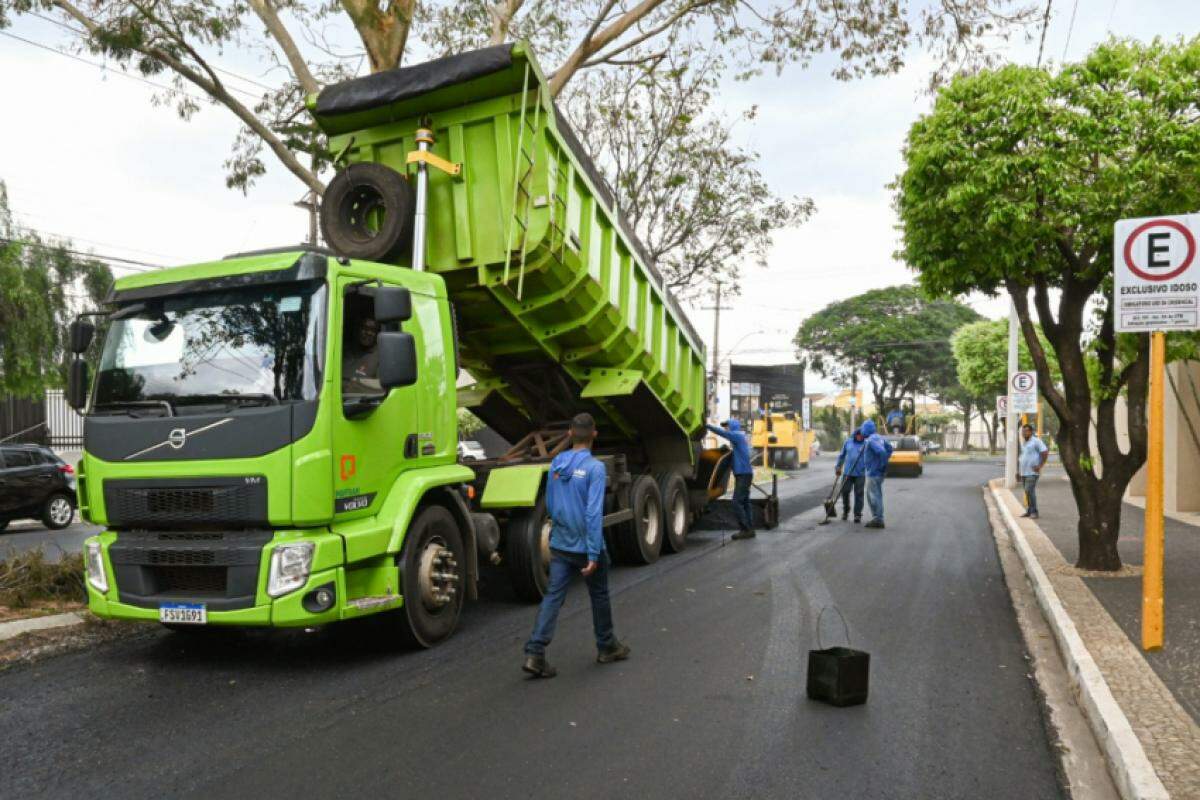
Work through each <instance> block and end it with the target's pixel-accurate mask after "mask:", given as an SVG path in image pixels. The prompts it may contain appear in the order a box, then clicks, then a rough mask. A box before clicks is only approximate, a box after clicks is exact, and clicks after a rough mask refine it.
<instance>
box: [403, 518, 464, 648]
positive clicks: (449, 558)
mask: <svg viewBox="0 0 1200 800" xmlns="http://www.w3.org/2000/svg"><path fill="white" fill-rule="evenodd" d="M466 563H467V559H466V552H465V551H464V550H463V543H462V533H461V532H460V531H459V530H458V523H457V522H455V521H454V516H453V515H452V514H451V513H450V512H449V511H447V510H446V509H445V508H443V507H442V506H427V507H426V508H425V509H424V510H422V511H421V512H420V514H418V515H417V519H416V521H414V522H413V523H412V525H411V526H410V527H409V529H408V535H407V537H405V543H404V555H403V557H402V562H401V564H402V567H403V569H402V572H401V580H402V586H403V590H404V605H403V606H401V607H400V608H398V609H396V611H395V614H396V615H397V617H398V618H399V621H400V635H401V639H403V640H404V642H405V643H406V644H409V645H411V646H416V647H432V646H434V645H435V644H438V643H439V642H441V641H444V640H445V639H448V638H450V634H452V633H454V629H455V628H456V627H457V626H458V618H459V615H460V614H461V613H462V605H463V594H464V592H465V587H466V577H465V576H466Z"/></svg>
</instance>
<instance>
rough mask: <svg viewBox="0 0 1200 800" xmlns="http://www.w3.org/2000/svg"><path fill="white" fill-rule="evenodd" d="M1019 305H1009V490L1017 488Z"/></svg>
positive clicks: (1006, 469) (1006, 475)
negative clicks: (1015, 389) (1014, 391)
mask: <svg viewBox="0 0 1200 800" xmlns="http://www.w3.org/2000/svg"><path fill="white" fill-rule="evenodd" d="M1017 327H1018V322H1017V304H1016V303H1014V302H1012V301H1011V300H1010V301H1009V304H1008V378H1007V383H1008V388H1007V391H1008V413H1007V414H1006V417H1007V419H1006V420H1005V421H1004V485H1005V486H1007V487H1008V488H1009V489H1015V488H1016V486H1017V413H1016V412H1015V411H1013V402H1012V376H1013V375H1015V374H1016V372H1017V369H1018V366H1017Z"/></svg>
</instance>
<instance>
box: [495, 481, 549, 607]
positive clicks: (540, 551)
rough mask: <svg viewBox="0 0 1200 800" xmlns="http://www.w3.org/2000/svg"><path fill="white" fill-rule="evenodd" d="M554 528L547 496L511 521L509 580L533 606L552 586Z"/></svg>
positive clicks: (507, 555) (507, 554) (516, 513)
mask: <svg viewBox="0 0 1200 800" xmlns="http://www.w3.org/2000/svg"><path fill="white" fill-rule="evenodd" d="M550 528H551V523H550V516H549V515H548V514H547V513H546V498H545V497H544V496H543V497H539V498H538V501H537V505H535V506H534V507H533V508H528V509H522V510H520V511H514V512H513V513H512V516H511V517H510V518H509V521H508V536H507V542H506V543H505V549H504V555H505V558H504V560H505V562H506V563H507V565H508V578H509V580H510V581H512V587H513V591H514V592H516V593H517V597H520V598H521V599H522V600H528V601H529V602H531V603H537V602H539V601H540V600H541V599H542V596H543V595H545V594H546V589H547V587H549V585H550Z"/></svg>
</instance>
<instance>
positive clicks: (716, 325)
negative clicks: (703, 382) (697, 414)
mask: <svg viewBox="0 0 1200 800" xmlns="http://www.w3.org/2000/svg"><path fill="white" fill-rule="evenodd" d="M714 299H715V305H711V306H704V307H703V308H701V309H700V310H701V311H712V312H713V360H712V382H711V384H710V386H711V387H712V407H711V408H710V409H709V415H710V416H715V415H716V412H717V410H718V408H717V392H718V391H720V386H721V282H720V281H717V291H716V296H715V298H714Z"/></svg>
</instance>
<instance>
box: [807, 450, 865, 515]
mask: <svg viewBox="0 0 1200 800" xmlns="http://www.w3.org/2000/svg"><path fill="white" fill-rule="evenodd" d="M866 444H867V443H866V442H865V441H864V442H863V448H862V449H861V450H859V451H858V457H857V458H855V459H854V466H853V467H851V468H850V469H848V470H842V474H841V475H838V476H837V477H836V478H834V479H833V489H832V490H831V491H830V492H829V497H827V498H825V519H823V520H821V521H820V522H818V523H817V524H818V525H828V524H829V520H831V519H837V499H836V498H837V496H838V495H839V494H841V493H842V487H843V486H845V485H846V477H847V474H848V473H850V472H853V471H854V470H855V469H857V468H858V462H860V461H862V457H863V454H864V453H866V452H867V447H866Z"/></svg>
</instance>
